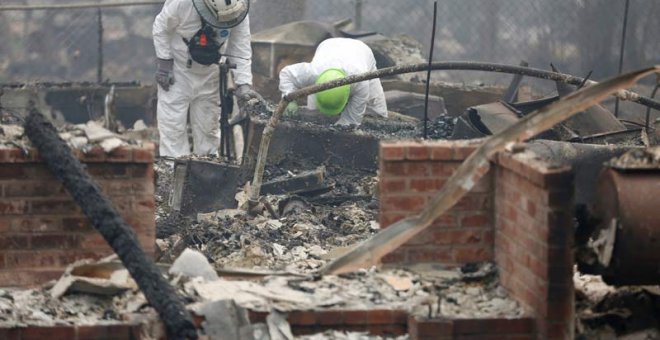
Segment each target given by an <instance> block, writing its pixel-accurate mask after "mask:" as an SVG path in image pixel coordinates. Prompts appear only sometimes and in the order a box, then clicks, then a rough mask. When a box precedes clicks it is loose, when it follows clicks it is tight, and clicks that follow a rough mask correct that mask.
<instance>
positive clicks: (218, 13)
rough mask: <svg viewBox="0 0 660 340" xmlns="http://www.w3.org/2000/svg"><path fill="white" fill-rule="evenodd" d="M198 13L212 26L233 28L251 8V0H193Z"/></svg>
mask: <svg viewBox="0 0 660 340" xmlns="http://www.w3.org/2000/svg"><path fill="white" fill-rule="evenodd" d="M192 1H193V5H194V6H195V9H196V10H197V13H199V15H200V16H201V17H202V18H203V19H204V20H205V21H206V22H207V23H208V24H209V25H211V26H213V27H216V28H231V27H234V26H236V25H238V24H240V23H241V22H242V21H243V19H245V17H246V16H247V14H248V11H249V10H250V0H192Z"/></svg>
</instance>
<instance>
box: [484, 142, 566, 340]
mask: <svg viewBox="0 0 660 340" xmlns="http://www.w3.org/2000/svg"><path fill="white" fill-rule="evenodd" d="M530 156H531V155H530V154H529V153H523V154H516V155H511V154H506V153H502V154H500V155H499V157H498V163H499V166H498V167H497V168H496V170H495V171H496V175H495V176H496V177H495V182H496V190H495V191H496V199H495V211H496V223H495V230H496V233H495V260H496V263H497V265H498V268H499V272H500V281H501V283H502V286H503V287H504V288H506V289H507V290H508V291H509V293H510V294H511V295H512V296H513V297H514V298H516V299H517V300H518V301H519V302H521V303H522V304H523V305H525V306H526V307H527V308H528V309H529V310H532V311H534V312H535V314H536V316H537V317H538V330H539V335H540V337H541V338H544V339H572V338H573V318H574V313H575V311H574V305H575V301H574V286H573V280H572V277H573V264H574V257H573V253H572V245H573V222H572V216H573V214H572V206H573V204H572V199H573V174H572V172H571V171H570V169H569V168H566V167H560V168H548V167H547V166H546V165H545V164H543V163H541V162H538V161H535V160H533V159H530V158H531V157H530Z"/></svg>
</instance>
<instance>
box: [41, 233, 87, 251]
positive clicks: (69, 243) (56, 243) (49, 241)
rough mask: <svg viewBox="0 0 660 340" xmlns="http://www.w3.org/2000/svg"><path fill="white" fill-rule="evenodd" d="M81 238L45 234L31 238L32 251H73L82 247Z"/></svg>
mask: <svg viewBox="0 0 660 340" xmlns="http://www.w3.org/2000/svg"><path fill="white" fill-rule="evenodd" d="M80 242H81V237H80V236H78V235H72V234H71V235H67V234H44V235H32V236H31V237H30V248H31V249H72V248H76V247H78V246H80Z"/></svg>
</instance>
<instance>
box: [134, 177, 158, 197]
mask: <svg viewBox="0 0 660 340" xmlns="http://www.w3.org/2000/svg"><path fill="white" fill-rule="evenodd" d="M131 190H132V192H133V193H135V194H136V195H140V194H141V195H153V194H154V183H153V182H152V181H146V180H137V181H132V182H131Z"/></svg>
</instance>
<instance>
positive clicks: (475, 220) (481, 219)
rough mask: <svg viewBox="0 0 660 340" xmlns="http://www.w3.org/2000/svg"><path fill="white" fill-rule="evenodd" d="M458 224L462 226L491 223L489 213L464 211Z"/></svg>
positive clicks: (470, 226) (483, 225) (469, 226)
mask: <svg viewBox="0 0 660 340" xmlns="http://www.w3.org/2000/svg"><path fill="white" fill-rule="evenodd" d="M460 225H461V227H463V228H472V227H488V226H490V225H491V216H490V213H485V212H483V213H482V212H478V213H464V214H463V215H462V217H461V222H460Z"/></svg>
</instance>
